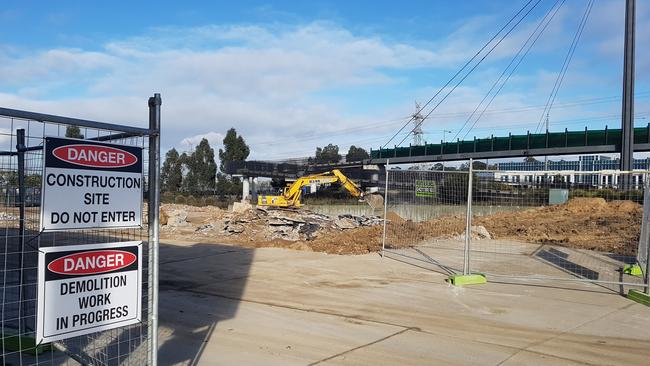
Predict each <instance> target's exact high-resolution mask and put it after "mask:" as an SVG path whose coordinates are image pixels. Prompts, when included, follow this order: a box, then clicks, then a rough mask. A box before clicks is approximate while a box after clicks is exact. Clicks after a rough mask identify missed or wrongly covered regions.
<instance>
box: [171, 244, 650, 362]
mask: <svg viewBox="0 0 650 366" xmlns="http://www.w3.org/2000/svg"><path fill="white" fill-rule="evenodd" d="M160 273H161V278H160V325H161V329H160V336H159V339H160V353H159V361H160V364H161V365H172V364H183V365H188V364H199V365H316V364H319V365H539V364H544V365H647V364H648V360H650V308H649V307H645V306H643V305H639V304H636V303H634V302H631V301H629V300H627V299H625V298H624V297H622V296H620V295H618V294H616V293H614V292H611V291H610V290H607V289H605V288H602V287H599V286H594V285H590V284H567V283H537V284H511V283H496V282H493V281H491V282H489V283H488V284H486V285H480V286H475V287H467V288H456V287H452V286H449V285H447V284H446V283H445V281H444V280H445V278H446V277H445V276H444V275H443V274H442V273H438V272H436V271H432V270H430V269H429V268H422V267H417V266H413V265H410V264H405V263H402V262H399V261H395V260H391V259H382V258H380V257H379V256H378V255H376V254H368V255H362V256H336V255H326V254H320V253H311V252H300V251H292V250H285V249H274V248H267V249H255V250H253V249H243V248H238V247H233V246H227V245H219V244H194V243H182V242H174V243H171V242H170V243H164V244H162V245H161V263H160Z"/></svg>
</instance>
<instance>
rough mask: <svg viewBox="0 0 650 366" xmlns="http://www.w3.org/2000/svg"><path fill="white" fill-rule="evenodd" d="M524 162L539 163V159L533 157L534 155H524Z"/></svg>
mask: <svg viewBox="0 0 650 366" xmlns="http://www.w3.org/2000/svg"><path fill="white" fill-rule="evenodd" d="M524 162H525V163H539V160H537V159H535V157H534V156H526V157H525V158H524Z"/></svg>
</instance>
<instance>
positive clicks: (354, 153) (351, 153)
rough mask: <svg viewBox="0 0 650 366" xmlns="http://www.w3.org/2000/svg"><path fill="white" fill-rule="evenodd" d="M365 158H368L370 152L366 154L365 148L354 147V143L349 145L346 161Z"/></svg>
mask: <svg viewBox="0 0 650 366" xmlns="http://www.w3.org/2000/svg"><path fill="white" fill-rule="evenodd" d="M365 159H370V154H368V152H367V151H366V149H364V148H362V147H356V146H354V145H352V146H350V149H349V150H348V153H347V155H346V156H345V160H346V161H359V160H365Z"/></svg>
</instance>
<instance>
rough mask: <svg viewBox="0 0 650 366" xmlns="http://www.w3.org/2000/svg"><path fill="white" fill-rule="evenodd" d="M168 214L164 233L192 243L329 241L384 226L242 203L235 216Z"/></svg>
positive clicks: (377, 220) (174, 210) (181, 209)
mask: <svg viewBox="0 0 650 366" xmlns="http://www.w3.org/2000/svg"><path fill="white" fill-rule="evenodd" d="M165 212H166V216H167V220H166V225H163V226H162V230H163V232H164V231H167V232H170V233H174V235H176V236H178V235H186V236H187V238H188V239H189V238H192V235H194V234H200V237H203V238H205V237H206V236H210V237H214V238H218V237H219V236H223V237H233V238H236V239H237V240H241V241H268V240H274V239H282V240H286V241H311V240H314V239H315V238H319V237H326V235H327V234H326V233H329V234H332V233H336V232H342V231H346V230H351V229H357V228H360V227H369V226H375V225H380V224H382V223H383V221H382V218H381V217H379V216H355V215H340V216H338V217H332V216H328V215H323V214H319V213H316V212H313V211H309V210H306V209H290V208H270V207H261V206H258V207H253V206H251V205H249V204H241V203H239V202H237V203H235V204H234V205H233V208H232V211H231V212H227V211H224V210H220V209H218V208H215V207H212V208H207V207H201V208H195V209H194V210H190V209H189V208H188V207H185V206H182V205H166V207H165ZM188 212H191V214H188ZM185 228H187V229H185Z"/></svg>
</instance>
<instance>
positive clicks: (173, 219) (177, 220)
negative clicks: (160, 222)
mask: <svg viewBox="0 0 650 366" xmlns="http://www.w3.org/2000/svg"><path fill="white" fill-rule="evenodd" d="M166 215H167V226H171V227H178V226H188V225H190V223H189V222H187V211H185V210H172V211H169V212H167V214H166Z"/></svg>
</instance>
